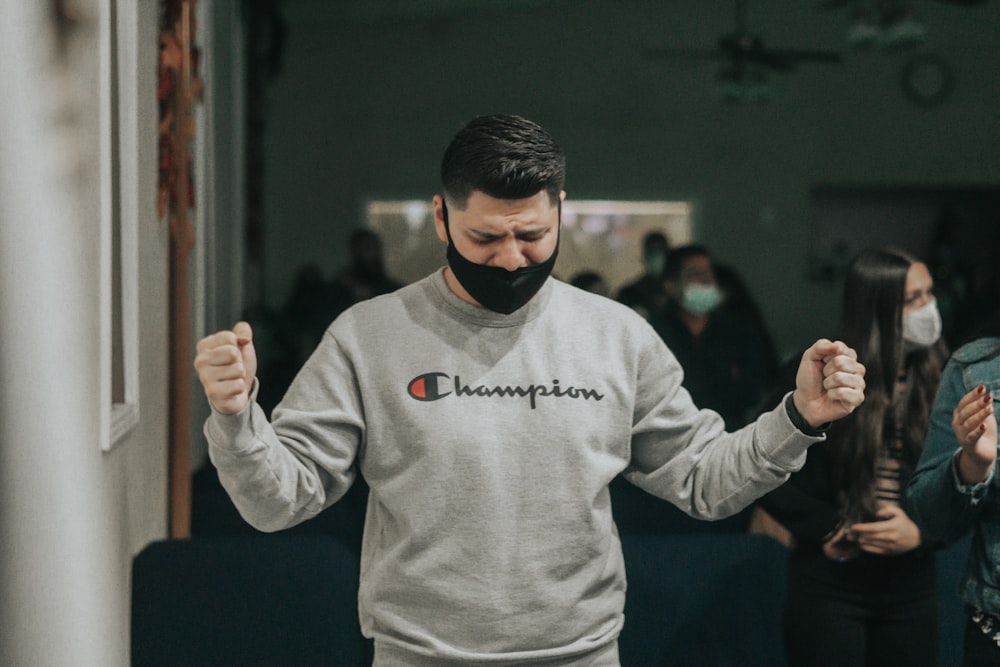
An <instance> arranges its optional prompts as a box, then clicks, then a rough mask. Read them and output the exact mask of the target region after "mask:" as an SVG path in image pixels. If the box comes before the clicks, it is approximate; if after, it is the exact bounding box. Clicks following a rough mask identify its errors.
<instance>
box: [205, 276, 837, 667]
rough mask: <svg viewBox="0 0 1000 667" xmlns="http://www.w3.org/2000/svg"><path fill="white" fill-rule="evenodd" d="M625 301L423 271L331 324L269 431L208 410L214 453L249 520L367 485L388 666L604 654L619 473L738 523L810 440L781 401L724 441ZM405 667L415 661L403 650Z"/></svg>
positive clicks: (617, 617)
mask: <svg viewBox="0 0 1000 667" xmlns="http://www.w3.org/2000/svg"><path fill="white" fill-rule="evenodd" d="M681 378H682V372H681V368H680V366H679V365H678V364H677V361H676V360H675V359H674V356H673V355H672V354H671V353H670V351H669V350H668V349H667V348H666V346H665V345H664V344H663V343H662V341H661V340H660V338H659V337H658V336H657V335H656V333H655V332H654V331H653V329H652V328H651V327H650V326H649V325H648V324H647V323H646V322H645V320H643V319H642V318H641V317H639V316H638V315H636V314H635V313H633V312H632V311H631V310H630V309H628V308H627V307H625V306H623V305H621V304H618V303H615V302H613V301H611V300H608V299H605V298H602V297H598V296H595V295H593V294H589V293H587V292H584V291H582V290H578V289H575V288H573V287H570V286H569V285H566V284H565V283H562V282H559V281H557V280H555V279H550V280H548V281H547V282H546V284H545V286H544V287H543V288H542V290H541V291H540V292H539V293H538V295H537V296H536V297H535V298H534V299H533V300H532V301H531V302H530V303H529V304H528V305H527V306H525V307H523V308H521V309H520V310H518V311H516V312H515V313H513V314H511V315H500V314H497V313H493V312H491V311H488V310H485V309H483V308H480V307H477V306H473V305H471V304H468V303H465V302H463V301H461V300H460V299H459V298H458V297H457V296H455V295H454V294H453V293H452V292H451V291H450V290H449V288H448V287H447V284H446V282H445V280H444V277H443V273H442V272H440V271H439V272H436V273H434V274H432V275H431V276H428V277H427V278H425V279H424V280H421V281H419V282H417V283H415V284H412V285H409V286H407V287H405V288H403V289H401V290H399V291H397V292H395V293H393V294H389V295H385V296H381V297H377V298H375V299H373V300H370V301H366V302H363V303H361V304H359V305H357V306H355V307H353V308H351V309H350V310H348V311H347V312H345V313H344V314H342V315H341V316H340V317H339V318H338V319H337V320H336V321H335V322H334V323H333V324H332V325H331V326H330V328H329V329H328V331H327V332H326V334H325V336H324V338H323V341H322V342H321V343H320V345H319V346H318V348H317V349H316V351H315V352H314V353H313V355H312V357H311V358H310V359H309V360H308V361H307V362H306V364H305V366H304V367H303V368H302V370H301V372H300V373H299V375H298V376H297V378H296V379H295V381H294V382H293V383H292V385H291V387H290V388H289V390H288V393H287V394H286V395H285V397H284V399H283V400H282V402H281V404H280V405H279V406H278V407H277V408H275V410H274V413H273V415H272V417H273V419H272V423H271V424H269V423H268V422H267V420H266V418H265V416H264V414H263V411H262V410H261V409H260V407H259V406H257V405H256V404H255V403H253V402H251V404H250V406H248V408H247V409H245V410H244V411H243V412H242V413H240V414H237V415H232V416H227V415H222V414H219V413H213V414H212V415H211V416H210V417H209V419H208V421H207V423H206V426H205V432H206V435H207V437H208V440H209V445H210V447H209V453H210V455H211V459H212V461H213V463H214V464H215V466H216V467H217V468H218V471H219V476H220V478H221V480H222V483H223V485H224V486H225V488H226V489H227V491H228V492H229V494H230V496H231V497H232V499H233V501H234V503H235V504H236V506H237V508H238V509H239V510H240V513H241V514H242V515H243V517H244V518H245V519H246V520H247V521H248V522H249V523H251V524H252V525H254V526H256V527H257V528H259V529H261V530H267V531H271V530H280V529H282V528H285V527H288V526H291V525H294V524H296V523H298V522H301V521H304V520H306V519H308V518H310V517H312V516H314V515H316V514H317V513H319V512H320V511H322V510H323V509H324V508H326V507H328V506H329V505H331V504H332V503H334V502H336V501H337V500H338V499H339V498H340V497H341V496H342V495H343V494H344V493H345V492H346V491H347V489H348V487H349V486H350V484H351V483H352V481H353V480H354V477H355V475H356V474H357V472H358V471H360V473H361V474H362V475H363V476H364V478H365V480H366V481H367V482H368V484H369V486H370V488H371V493H370V497H369V501H368V510H367V516H366V522H365V534H364V541H363V547H362V557H361V558H362V563H361V586H360V592H359V613H360V618H361V625H362V630H363V632H364V633H365V635H366V636H370V637H374V638H375V640H376V645H380V646H382V647H384V649H386V650H388V649H391V651H393V652H394V653H395V654H396V655H408V656H412V658H413V660H412V662H413V663H414V664H416V663H419V662H421V661H422V660H426V659H433V660H442V661H444V660H448V661H454V662H457V663H461V664H475V663H478V662H491V663H500V664H502V663H504V662H516V661H535V660H549V659H554V660H564V661H565V660H567V659H570V658H572V656H575V655H580V656H583V655H588V654H595V653H597V652H601V651H602V650H604V649H606V648H607V647H608V646H609V645H611V644H613V642H614V641H615V640H616V638H617V636H618V633H619V631H620V629H621V627H622V622H623V614H622V611H623V607H624V600H625V571H624V566H623V559H622V552H621V545H620V542H619V539H618V534H617V530H616V529H615V526H614V523H613V520H612V515H611V504H610V498H609V491H608V484H609V482H611V480H612V479H613V478H614V477H615V476H616V475H617V474H619V473H622V472H624V474H625V476H626V477H627V479H629V480H630V481H631V482H632V483H634V484H637V485H638V486H640V487H641V488H643V489H645V490H647V491H649V492H650V493H653V494H655V495H657V496H659V497H661V498H664V499H666V500H669V501H670V502H672V503H674V504H675V505H677V506H678V507H679V508H681V509H682V510H684V511H685V512H687V513H689V514H690V515H692V516H695V517H699V518H704V519H718V518H722V517H725V516H728V515H730V514H733V513H735V512H737V511H739V510H740V509H742V508H743V507H745V506H746V505H748V504H749V503H750V502H751V501H753V500H754V499H755V498H757V497H758V496H760V495H762V494H763V493H765V492H767V491H769V490H770V489H772V488H774V487H776V486H778V485H779V484H780V483H781V482H782V481H784V480H785V479H786V478H787V477H788V475H789V473H790V472H792V471H794V470H797V469H798V468H800V467H801V466H802V464H803V462H804V461H805V453H806V448H807V447H808V446H809V445H810V444H811V443H812V442H815V441H816V440H818V439H819V438H811V437H807V436H806V435H804V434H802V433H801V432H800V431H798V430H796V429H795V427H794V426H793V425H792V423H791V421H790V419H789V417H788V414H787V413H786V411H785V409H784V408H783V407H779V408H778V409H775V410H774V411H772V412H769V413H766V414H764V415H763V416H762V417H761V418H760V419H759V420H758V421H757V422H756V423H754V424H751V425H750V426H747V427H746V428H744V429H742V430H740V431H737V432H735V433H726V432H725V431H724V428H723V423H722V419H721V418H720V417H719V416H718V415H717V414H715V413H714V412H711V411H708V410H699V409H698V408H696V407H695V406H694V405H693V404H692V402H691V399H690V397H689V396H688V394H687V392H686V391H685V390H684V389H683V388H682V387H681ZM403 662H406V661H405V660H403Z"/></svg>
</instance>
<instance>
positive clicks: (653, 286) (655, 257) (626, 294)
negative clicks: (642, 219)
mask: <svg viewBox="0 0 1000 667" xmlns="http://www.w3.org/2000/svg"><path fill="white" fill-rule="evenodd" d="M669 252H670V241H669V240H668V239H667V236H666V235H665V234H663V233H662V232H656V231H653V232H647V233H646V234H645V236H643V237H642V275H641V276H639V277H638V278H636V279H635V280H634V281H632V282H630V283H628V284H626V285H625V286H624V287H622V288H621V289H620V290H619V291H618V296H617V299H618V301H620V302H621V303H624V304H625V305H626V306H628V307H629V308H631V309H633V310H635V311H636V312H637V313H639V314H640V315H642V316H643V317H645V318H646V319H647V320H651V319H652V318H653V316H654V315H655V314H657V313H659V312H660V311H662V310H663V308H664V307H665V306H666V304H667V293H666V288H665V286H664V283H663V278H664V273H665V271H666V267H667V255H668V253H669Z"/></svg>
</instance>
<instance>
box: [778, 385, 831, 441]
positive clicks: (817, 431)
mask: <svg viewBox="0 0 1000 667" xmlns="http://www.w3.org/2000/svg"><path fill="white" fill-rule="evenodd" d="M785 412H787V413H788V418H789V419H791V420H792V425H793V426H794V427H795V428H797V429H799V430H800V431H802V432H803V433H805V434H806V435H808V436H812V437H814V438H815V437H818V436H821V435H823V434H824V433H826V432H827V430H829V428H830V425H831V424H832V423H833V422H826V423H825V424H820V425H819V426H817V427H816V428H813V427H812V426H810V425H809V422H807V421H806V420H805V417H803V416H802V413H800V412H799V409H798V408H797V407H795V401H793V400H792V395H791V394H788V398H786V399H785Z"/></svg>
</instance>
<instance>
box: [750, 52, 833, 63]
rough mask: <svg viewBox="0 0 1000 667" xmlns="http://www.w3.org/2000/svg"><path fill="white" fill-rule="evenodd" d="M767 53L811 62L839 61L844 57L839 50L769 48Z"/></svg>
mask: <svg viewBox="0 0 1000 667" xmlns="http://www.w3.org/2000/svg"><path fill="white" fill-rule="evenodd" d="M767 53H770V54H772V55H774V56H778V57H781V58H785V59H788V60H794V61H796V62H809V63H839V62H843V60H844V57H843V56H841V55H840V53H838V52H837V51H810V50H796V49H769V50H768V51H767Z"/></svg>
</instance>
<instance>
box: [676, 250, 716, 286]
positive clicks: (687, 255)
mask: <svg viewBox="0 0 1000 667" xmlns="http://www.w3.org/2000/svg"><path fill="white" fill-rule="evenodd" d="M692 257H708V260H709V262H711V263H712V265H713V266H714V265H715V262H714V261H713V260H712V253H710V252H709V251H708V246H704V245H702V244H700V243H688V244H687V245H682V246H680V247H678V248H672V249H671V250H670V252H668V253H667V268H666V272H665V274H664V277H665V278H666V279H667V280H679V279H680V277H681V269H683V268H684V262H686V261H687V260H689V259H691V258H692Z"/></svg>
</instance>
